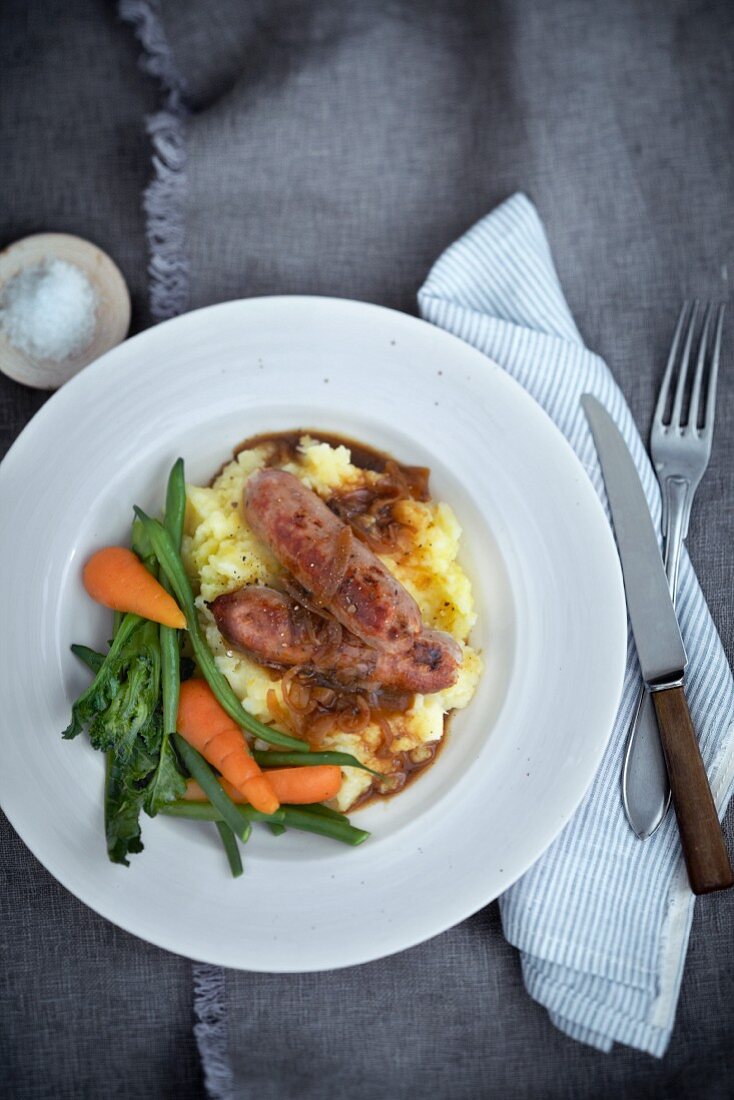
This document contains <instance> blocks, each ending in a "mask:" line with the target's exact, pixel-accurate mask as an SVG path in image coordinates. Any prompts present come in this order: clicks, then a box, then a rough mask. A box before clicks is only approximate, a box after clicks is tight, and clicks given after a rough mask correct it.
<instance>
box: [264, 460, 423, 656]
mask: <svg viewBox="0 0 734 1100" xmlns="http://www.w3.org/2000/svg"><path fill="white" fill-rule="evenodd" d="M244 509H245V515H246V517H247V521H248V523H249V524H250V526H251V527H252V529H253V530H254V531H255V534H256V535H257V536H258V537H259V538H261V539H262V541H263V542H264V543H265V544H266V545H267V546H268V547H269V549H270V550H271V551H272V553H273V554H274V555H275V556H276V558H277V559H278V560H279V561H280V563H281V564H282V565H283V566H285V568H286V569H288V570H289V571H290V572H291V573H292V574H293V576H294V577H295V578H296V580H298V581H299V583H300V584H302V585H303V587H304V588H305V589H306V590H307V591H308V592H310V593H312V594H315V595H316V596H317V597H318V595H319V593H322V592H325V591H326V592H328V591H329V589H330V583H331V581H332V580H333V569H334V561H335V558H336V557H337V556H338V548H337V540H338V539H339V536H340V534H341V533H342V532H343V531H344V530H345V529H348V528H347V525H346V524H344V523H343V522H342V521H341V520H340V519H338V518H337V516H335V515H334V514H333V512H331V511H330V510H329V508H328V507H327V506H326V504H324V502H323V501H322V500H321V498H320V497H319V496H317V495H316V493H314V492H312V490H310V489H308V488H306V486H305V485H303V484H302V483H301V482H300V481H299V480H298V478H297V477H295V476H294V475H293V474H290V473H288V472H287V471H285V470H278V469H265V470H260V471H258V473H256V474H253V475H252V477H251V478H250V479H249V480H248V482H247V486H246V489H245V499H244ZM324 604H325V606H326V607H327V608H328V609H329V611H330V612H331V613H332V615H333V616H334V618H335V619H337V621H338V622H340V623H341V624H342V625H343V626H345V627H346V628H347V629H348V630H349V631H351V632H352V633H353V634H356V635H357V637H359V638H361V639H362V641H364V642H366V643H367V644H368V645H379V646H381V647H383V648H388V649H392V650H399V649H401V648H403V647H404V646H409V645H410V644H411V642H412V639H414V638H415V636H416V635H418V634H419V633H420V631H421V628H422V622H421V615H420V610H419V608H418V605H417V604H416V602H415V600H414V599H413V597H412V596H411V595H410V594H409V593H408V592H407V591H406V590H405V589H404V588H403V586H402V585H401V584H400V582H399V581H398V580H397V579H396V578H395V577H393V575H392V574H391V573H390V571H389V570H388V569H387V568H386V567H385V566H384V565H383V564H382V562H381V561H380V560H379V558H377V556H376V555H375V554H374V553H373V552H372V551H371V550H370V549H369V547H367V546H365V545H364V544H363V543H361V542H359V541H358V540H357V539H353V540H352V543H351V548H350V550H349V554H348V557H347V559H346V566H345V568H344V569H343V575H342V578H341V580H340V583H339V584H338V586H337V587H336V590H335V591H333V592H330V593H329V595H328V597H326V598H325V599H324Z"/></svg>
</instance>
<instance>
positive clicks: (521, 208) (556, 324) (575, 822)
mask: <svg viewBox="0 0 734 1100" xmlns="http://www.w3.org/2000/svg"><path fill="white" fill-rule="evenodd" d="M418 301H419V305H420V310H421V314H422V315H423V317H425V318H426V320H428V321H432V322H433V323H434V324H436V325H440V326H441V327H442V328H445V329H447V330H448V331H449V332H453V333H454V335H456V336H459V337H461V339H463V340H466V341H467V342H468V343H470V344H472V345H473V346H474V347H476V348H478V349H479V350H480V351H482V352H484V353H485V354H486V355H488V356H490V357H491V358H492V359H493V360H495V362H497V363H499V364H500V365H501V366H502V367H503V368H504V369H505V370H506V371H507V372H508V373H509V374H511V375H512V377H513V378H515V379H516V380H517V381H518V382H519V383H520V385H521V386H523V387H524V388H525V389H526V390H527V391H528V393H529V394H531V396H532V397H533V398H535V400H536V401H537V402H538V403H539V404H540V405H542V407H543V408H544V409H545V411H546V412H547V413H548V415H549V416H550V417H551V419H552V420H553V421H554V422H555V424H556V425H557V427H558V428H559V429H560V430H561V431H562V432H563V434H564V435H565V436H566V438H567V439H568V441H569V443H570V444H571V446H572V447H573V449H574V450H575V452H576V454H577V456H578V457H579V459H580V460H581V463H582V464H583V466H584V467H585V469H586V471H587V472H588V475H589V477H590V478H591V481H592V483H593V485H594V487H595V489H596V491H597V493H598V494H599V496H600V498H601V499H602V501H603V503H604V504H605V506H606V497H605V494H604V487H603V481H602V476H601V470H600V468H599V464H598V461H597V458H596V451H595V449H594V445H593V442H592V439H591V434H590V432H589V429H588V426H587V424H586V419H585V417H584V415H583V413H582V412H581V409H580V406H579V397H580V396H581V394H582V393H585V392H590V393H593V394H595V395H596V397H598V398H599V400H600V401H601V402H602V403H603V404H604V405H605V406H606V407H607V409H608V410H609V412H610V413H611V415H612V416H613V418H614V420H615V421H616V423H617V425H618V426H619V428H620V430H621V431H622V434H623V436H624V438H625V441H626V443H627V446H628V447H629V449H630V451H631V453H632V456H633V458H634V461H635V464H636V466H637V469H638V471H639V474H640V478H641V480H642V485H643V488H644V490H645V494H646V496H647V500H648V504H649V506H650V512H651V514H652V517H653V521H654V522H655V524H656V526H657V527H658V529H659V527H660V511H661V509H660V493H659V490H658V484H657V480H656V478H655V474H654V471H653V469H652V466H651V464H650V460H649V458H648V456H647V453H646V451H645V448H644V446H643V444H642V441H641V439H640V436H639V434H638V432H637V428H636V427H635V423H634V421H633V419H632V416H631V414H630V411H629V409H628V408H627V406H626V404H625V401H624V398H623V397H622V394H621V392H620V390H619V389H618V387H617V385H616V384H615V382H614V379H613V378H612V376H611V374H610V372H609V370H608V368H607V366H606V365H605V363H604V362H603V361H602V360H601V359H600V358H599V357H598V356H597V355H594V354H593V353H592V352H590V351H588V350H587V349H586V348H585V347H584V345H583V342H582V340H581V336H580V335H579V332H578V329H577V328H576V325H575V324H574V320H573V317H572V316H571V313H570V311H569V308H568V305H567V304H566V301H565V299H564V297H563V292H562V291H561V287H560V284H559V282H558V277H557V275H556V272H555V269H554V266H553V260H552V257H551V253H550V249H549V246H548V241H547V239H546V236H545V232H544V229H543V226H542V223H541V221H540V218H539V217H538V214H537V212H536V210H535V208H534V206H533V205H532V203H531V202H530V201H529V200H528V199H527V198H526V197H525V196H524V195H521V194H516V195H514V196H513V197H512V198H510V199H508V201H507V202H505V203H504V204H503V205H502V206H500V207H499V208H498V209H497V210H495V211H494V212H493V213H491V214H489V215H488V216H487V217H485V218H484V219H483V220H482V221H480V222H479V223H478V224H477V225H475V226H474V227H473V228H472V229H471V230H469V232H468V233H466V234H465V235H464V236H463V237H462V238H461V239H460V240H459V241H457V242H456V244H454V245H452V246H451V247H450V248H449V249H448V250H447V251H446V252H445V253H444V254H443V255H442V256H441V257H440V259H439V260H438V261H437V262H436V264H435V265H434V267H433V268H432V270H431V272H430V274H429V276H428V278H427V280H426V282H425V284H424V285H423V287H422V288H421V290H420V292H419V295H418ZM622 323H623V318H620V324H622ZM608 514H609V513H608V511H607V515H608ZM677 608H678V617H679V621H680V626H681V631H682V634H683V640H684V642H685V646H686V650H687V652H688V655H689V659H690V663H689V666H688V675H687V691H688V699H689V704H690V710H691V715H692V717H693V722H694V725H695V727H696V730H697V731H698V735H699V739H700V744H701V752H702V754H703V759H704V762H705V764H706V766H707V770H708V774H709V777H710V780H711V786H712V790H713V794H714V799H715V801H716V805H717V807H718V809H719V813H720V814H721V813H723V811H724V809H725V807H726V804H727V801H728V799H729V797H730V795H731V793H732V788H733V787H734V683H733V682H732V676H731V672H730V670H729V667H728V664H727V661H726V657H725V655H724V651H723V649H722V646H721V642H720V640H719V637H718V635H717V633H716V628H715V627H714V624H713V622H712V620H711V616H710V615H709V612H708V608H707V606H706V603H705V600H704V597H703V594H702V592H701V589H700V587H699V585H698V581H697V580H696V576H695V574H694V572H693V569H692V567H691V564H690V561H689V559H688V556H687V554H686V553H685V551H684V552H683V556H682V560H681V569H680V587H679V596H678V604H677ZM640 686H641V678H640V672H639V667H638V664H637V657H636V653H635V649H634V644H633V642H632V637H631V634H630V633H629V632H628V651H627V670H626V674H625V680H624V688H623V692H622V700H621V704H620V709H619V713H618V715H617V719H616V722H615V724H614V729H613V730H612V735H611V739H610V742H609V746H608V748H607V751H606V753H605V756H604V759H603V761H602V763H601V766H600V768H599V771H598V773H597V775H596V778H595V780H594V782H593V783H592V785H591V787H590V789H589V791H588V793H587V795H586V797H585V798H584V800H583V802H582V803H581V806H580V807H579V809H578V810H577V812H576V814H575V815H574V817H573V818H572V820H571V822H570V823H569V824H568V826H567V827H566V828H565V830H564V831H563V833H562V834H561V836H560V837H559V838H558V839H557V840H556V841H555V842H554V843H553V844H552V846H551V847H550V848H549V849H548V850H547V852H546V853H545V854H544V855H543V857H542V858H541V859H540V860H539V861H538V862H537V863H536V864H535V865H534V866H533V867H532V868H531V870H530V871H528V872H527V873H526V874H525V875H524V877H523V878H522V879H520V881H519V882H517V883H516V884H515V885H514V886H513V887H512V888H511V889H510V890H508V891H507V893H506V894H504V895H503V897H502V898H500V909H501V913H502V923H503V927H504V931H505V935H506V936H507V939H508V940H509V941H510V943H512V944H514V945H515V946H516V947H517V948H518V949H519V951H520V958H521V963H522V972H523V977H524V981H525V985H526V987H527V990H528V992H529V993H530V995H531V996H532V997H534V998H535V1000H537V1001H538V1002H539V1003H540V1004H542V1005H544V1006H545V1008H546V1009H547V1010H548V1013H549V1015H550V1017H551V1020H552V1021H553V1023H554V1024H555V1025H556V1026H557V1027H558V1028H560V1029H561V1031H564V1032H566V1034H568V1035H570V1036H572V1037H573V1038H574V1039H578V1040H580V1041H582V1042H585V1043H588V1044H590V1045H591V1046H594V1047H596V1048H597V1049H599V1050H604V1051H608V1050H610V1049H611V1047H612V1044H613V1043H614V1042H615V1041H617V1042H620V1043H625V1044H627V1045H628V1046H632V1047H637V1048H639V1049H640V1050H645V1051H648V1052H649V1053H650V1054H654V1055H656V1056H658V1057H660V1056H662V1054H663V1053H664V1052H665V1049H666V1047H667V1045H668V1042H669V1039H670V1034H671V1031H672V1028H673V1022H674V1018H675V1009H676V1004H677V1001H678V993H679V989H680V982H681V976H682V972H683V965H684V961H685V956H686V948H687V944H688V936H689V932H690V927H691V919H692V916H693V904H694V897H693V895H692V894H691V892H690V890H689V888H688V881H687V878H686V872H685V867H684V865H683V859H682V855H681V849H680V844H679V840H678V834H677V830H676V825H675V818H674V815H673V814H672V813H670V814H669V815H668V817H667V819H666V821H665V822H664V824H663V825H662V826H661V827H660V829H658V831H657V832H656V833H655V834H654V836H653V837H651V838H650V839H649V840H647V841H645V842H644V843H643V842H641V841H640V840H638V839H637V837H636V836H635V835H634V834H633V832H632V830H631V829H630V827H629V825H628V824H627V821H626V819H625V816H624V811H623V808H622V801H621V793H620V775H621V769H622V759H623V755H624V749H625V744H626V739H627V734H628V731H629V728H630V723H631V721H632V716H633V708H634V705H635V701H636V698H637V694H638V692H639V689H640ZM703 904H706V901H705V900H704V902H703Z"/></svg>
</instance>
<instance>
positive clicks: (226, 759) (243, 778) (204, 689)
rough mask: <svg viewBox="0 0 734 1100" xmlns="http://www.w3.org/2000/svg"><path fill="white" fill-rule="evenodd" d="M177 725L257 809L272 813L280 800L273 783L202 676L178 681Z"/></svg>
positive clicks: (191, 743)
mask: <svg viewBox="0 0 734 1100" xmlns="http://www.w3.org/2000/svg"><path fill="white" fill-rule="evenodd" d="M177 729H178V732H179V734H180V735H181V736H182V737H183V738H184V739H185V740H186V741H188V743H189V744H190V745H192V746H193V748H195V749H196V750H197V751H198V752H200V753H201V755H202V756H203V757H204V759H205V760H207V761H208V762H209V763H210V764H212V765H213V766H214V767H215V768H217V769H218V771H220V772H221V774H222V776H223V777H224V778H225V779H226V780H228V782H230V783H231V784H232V785H233V786H234V787H236V788H237V790H238V791H240V792H241V793H242V794H243V795H244V796H245V798H246V799H247V801H248V802H250V803H252V805H253V806H254V807H255V809H256V810H260V811H261V812H262V813H266V814H272V813H275V811H276V810H277V809H278V807H279V805H280V803H279V801H278V799H277V798H276V796H275V794H274V792H273V789H272V787H271V786H270V784H269V783H268V781H267V779H266V778H265V776H264V775H263V774H262V772H261V771H260V767H259V765H258V764H256V763H255V761H254V760H253V758H252V756H251V755H250V750H249V748H248V746H247V742H246V741H245V738H244V735H243V733H242V730H241V729H240V727H239V726H238V725H237V723H236V722H235V721H233V719H232V718H230V716H229V715H228V714H227V713H226V711H225V710H224V709H223V708H222V707H221V706H220V705H219V703H218V702H217V699H216V698H215V696H214V693H213V692H212V689H211V688H210V687H209V685H208V684H207V683H206V681H205V680H186V681H185V683H183V684H181V691H180V695H179V701H178V722H177Z"/></svg>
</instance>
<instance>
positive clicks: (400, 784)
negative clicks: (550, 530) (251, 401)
mask: <svg viewBox="0 0 734 1100" xmlns="http://www.w3.org/2000/svg"><path fill="white" fill-rule="evenodd" d="M304 435H307V436H309V437H310V438H311V439H314V440H316V441H317V442H318V443H328V444H329V446H331V447H341V446H343V447H348V448H349V451H350V452H351V459H352V464H353V465H354V466H357V467H359V469H361V470H374V471H375V472H376V473H383V471H384V470H385V468H386V467H387V464H388V463H389V462H392V463H394V464H395V465H396V466H397V467H398V469H399V470H401V471H402V472H403V473H405V474H406V475H407V476H408V477H410V478H411V479H413V480H415V483H416V485H422V486H423V490H422V491H420V490H419V493H418V494H417V499H422V500H427V499H429V495H428V492H427V485H428V476H429V473H430V471H429V470H428V469H427V468H425V467H422V466H408V465H405V464H404V463H400V462H397V460H396V459H393V458H392V457H391V456H390V455H388V454H386V453H384V452H383V451H378V450H376V449H375V448H374V447H370V446H369V445H368V444H366V443H362V442H360V441H358V440H355V439H351V438H349V437H348V436H343V435H337V434H335V433H332V432H322V431H318V430H315V429H312V428H299V429H297V430H291V431H283V432H263V433H262V434H260V435H253V436H250V437H249V438H248V439H245V440H244V441H243V442H242V443H239V444H238V445H237V446H236V447H235V449H234V451H233V457H236V456H237V455H238V454H239V453H240V451H245V450H250V449H251V448H253V447H258V446H261V445H262V444H264V443H271V444H272V443H274V444H276V450H275V451H274V452H273V455H272V456H271V458H270V459H269V461H268V465H270V466H281V465H283V464H284V463H286V462H290V461H295V460H297V458H298V445H299V443H300V440H301V438H302V437H303V436H304ZM230 461H231V459H228V460H227V462H226V463H223V465H222V466H221V467H220V469H219V470H218V471H217V473H216V474H215V475H214V477H213V478H212V481H211V482H210V484H212V483H213V482H214V481H215V480H216V478H217V477H218V476H219V474H220V473H221V472H222V470H223V469H224V466H226V465H227V464H228V463H229V462H230ZM382 713H383V716H384V717H385V718H386V719H389V718H391V717H394V715H392V714H391V712H388V711H384V712H382ZM450 718H451V712H449V713H448V714H446V715H445V716H444V720H443V737H442V738H441V740H440V741H431V742H428V743H427V744H425V745H422V746H420V750H419V751H422V752H428V753H429V755H428V758H427V759H426V760H420V761H416V760H413V759H412V758H411V755H410V753H409V752H395V753H390V752H389V751H387V752H386V753H385V756H384V758H385V759H391V760H392V761H393V762H397V767H394V768H393V770H391V771H390V772H389V773H388V774H389V778H390V780H391V781H393V782H394V783H395V785H394V788H393V789H391V790H388V791H384V792H383V791H379V790H376V789H375V782H376V781H375V780H373V781H372V783H371V784H370V786H369V787H368V788H367V789H366V790H365V791H364V793H363V794H362V795H360V797H359V798H358V799H357V801H356V802H354V803H353V805H352V806H350V808H349V812H350V813H351V812H352V811H353V810H357V809H362V808H363V807H364V806H367V805H368V804H369V803H370V802H373V801H376V800H377V799H383V798H392V797H393V796H394V795H396V794H399V793H400V791H403V790H405V788H406V787H407V786H408V784H410V783H412V782H413V781H414V779H415V778H416V776H418V775H419V774H420V773H421V772H423V771H425V770H426V768H428V767H430V766H431V764H433V762H434V761H435V760H436V759H437V757H438V755H439V753H440V751H441V747H442V746H443V744H444V742H445V740H446V738H447V736H448V732H449V725H450ZM376 755H377V756H378V758H379V757H380V755H381V754H380V753H379V752H378V753H377V754H376Z"/></svg>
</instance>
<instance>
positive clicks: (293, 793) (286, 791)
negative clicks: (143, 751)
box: [184, 764, 342, 806]
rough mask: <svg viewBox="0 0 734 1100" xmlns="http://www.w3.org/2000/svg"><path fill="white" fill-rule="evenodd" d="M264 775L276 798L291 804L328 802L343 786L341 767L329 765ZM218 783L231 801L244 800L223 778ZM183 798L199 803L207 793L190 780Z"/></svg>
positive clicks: (283, 770)
mask: <svg viewBox="0 0 734 1100" xmlns="http://www.w3.org/2000/svg"><path fill="white" fill-rule="evenodd" d="M265 776H266V778H267V780H268V783H269V784H270V786H271V787H272V788H273V792H274V794H275V797H276V798H277V799H278V801H279V802H288V803H290V804H291V805H292V806H296V805H308V804H309V803H312V802H327V801H328V800H329V799H330V798H334V797H335V796H336V795H337V794H338V793H339V788H340V787H341V785H342V773H341V768H336V767H334V766H333V765H329V764H322V765H321V767H318V768H278V769H274V770H273V771H269V772H265ZM221 784H222V787H223V788H224V790H225V791H226V792H227V794H228V795H229V797H230V798H231V799H232V801H233V802H246V801H247V799H246V797H245V795H244V794H242V792H241V791H239V790H238V789H237V788H236V787H233V786H232V784H231V783H228V782H227V780H226V779H222V780H221ZM184 798H185V799H188V800H189V801H193V802H201V801H202V800H203V799H205V798H206V795H205V794H204V792H203V791H202V789H201V787H200V786H199V784H198V783H194V782H191V781H190V782H189V783H188V785H187V787H186V794H185V795H184Z"/></svg>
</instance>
